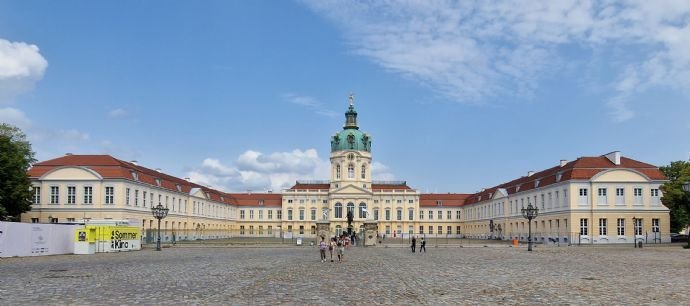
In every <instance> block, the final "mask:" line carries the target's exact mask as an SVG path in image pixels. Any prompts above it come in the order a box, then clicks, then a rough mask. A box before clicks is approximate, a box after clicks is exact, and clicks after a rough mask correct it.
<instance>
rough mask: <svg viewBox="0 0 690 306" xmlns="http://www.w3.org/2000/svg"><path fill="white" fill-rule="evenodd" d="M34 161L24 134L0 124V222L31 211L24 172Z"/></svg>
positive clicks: (27, 181)
mask: <svg viewBox="0 0 690 306" xmlns="http://www.w3.org/2000/svg"><path fill="white" fill-rule="evenodd" d="M35 161H36V160H35V159H34V152H33V151H31V144H30V143H29V142H28V141H27V140H26V135H24V133H23V132H22V131H21V130H20V129H19V128H17V127H14V126H11V125H9V124H6V123H0V220H18V219H19V215H21V214H22V213H23V212H26V211H29V210H31V181H30V180H29V176H28V174H27V171H28V170H29V167H31V164H32V163H33V162H35Z"/></svg>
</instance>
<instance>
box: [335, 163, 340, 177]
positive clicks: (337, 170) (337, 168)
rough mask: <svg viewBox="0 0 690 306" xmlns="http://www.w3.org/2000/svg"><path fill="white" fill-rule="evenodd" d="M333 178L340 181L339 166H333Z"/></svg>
mask: <svg viewBox="0 0 690 306" xmlns="http://www.w3.org/2000/svg"><path fill="white" fill-rule="evenodd" d="M335 178H336V179H340V165H337V166H335Z"/></svg>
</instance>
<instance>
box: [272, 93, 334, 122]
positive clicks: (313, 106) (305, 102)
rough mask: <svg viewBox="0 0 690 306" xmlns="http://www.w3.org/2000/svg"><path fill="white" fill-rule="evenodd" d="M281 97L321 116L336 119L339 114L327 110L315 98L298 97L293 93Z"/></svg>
mask: <svg viewBox="0 0 690 306" xmlns="http://www.w3.org/2000/svg"><path fill="white" fill-rule="evenodd" d="M281 97H282V98H283V99H284V100H286V101H288V102H290V103H293V104H297V105H300V106H304V107H306V108H308V109H310V110H312V111H313V112H314V113H316V114H317V115H320V116H325V117H335V116H337V115H338V113H336V112H334V111H332V110H329V109H326V108H325V107H324V106H323V103H321V102H319V100H317V99H316V98H314V97H310V96H305V95H298V94H293V93H286V94H282V95H281Z"/></svg>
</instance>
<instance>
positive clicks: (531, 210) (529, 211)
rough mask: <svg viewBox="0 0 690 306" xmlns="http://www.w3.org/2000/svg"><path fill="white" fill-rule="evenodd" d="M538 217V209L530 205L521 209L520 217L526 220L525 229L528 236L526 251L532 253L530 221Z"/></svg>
mask: <svg viewBox="0 0 690 306" xmlns="http://www.w3.org/2000/svg"><path fill="white" fill-rule="evenodd" d="M537 215H539V208H537V207H536V206H532V203H529V204H527V208H523V209H522V217H523V218H525V219H527V228H528V229H529V234H528V237H527V251H530V252H531V251H532V219H534V218H536V217H537Z"/></svg>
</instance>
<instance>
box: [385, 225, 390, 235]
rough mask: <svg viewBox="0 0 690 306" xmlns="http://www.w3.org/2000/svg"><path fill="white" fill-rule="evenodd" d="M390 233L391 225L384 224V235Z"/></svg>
mask: <svg viewBox="0 0 690 306" xmlns="http://www.w3.org/2000/svg"><path fill="white" fill-rule="evenodd" d="M390 234H391V226H390V225H386V235H390Z"/></svg>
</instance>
